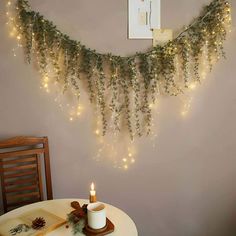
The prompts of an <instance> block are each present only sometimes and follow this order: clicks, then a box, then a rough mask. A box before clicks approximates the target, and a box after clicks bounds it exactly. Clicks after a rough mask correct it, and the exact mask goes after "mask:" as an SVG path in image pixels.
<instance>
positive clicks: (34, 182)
mask: <svg viewBox="0 0 236 236" xmlns="http://www.w3.org/2000/svg"><path fill="white" fill-rule="evenodd" d="M29 183H31V184H37V183H38V179H36V178H35V179H32V178H27V179H20V180H15V181H8V182H4V186H5V187H7V186H15V185H19V184H29Z"/></svg>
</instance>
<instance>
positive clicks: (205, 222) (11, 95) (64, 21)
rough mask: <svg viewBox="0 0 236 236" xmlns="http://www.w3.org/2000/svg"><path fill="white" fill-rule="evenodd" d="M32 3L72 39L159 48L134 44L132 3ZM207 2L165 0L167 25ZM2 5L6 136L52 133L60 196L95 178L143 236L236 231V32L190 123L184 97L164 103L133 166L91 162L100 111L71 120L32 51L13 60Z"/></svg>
mask: <svg viewBox="0 0 236 236" xmlns="http://www.w3.org/2000/svg"><path fill="white" fill-rule="evenodd" d="M30 2H31V4H32V6H33V7H34V8H35V9H37V10H40V12H42V13H43V14H45V16H46V17H48V18H50V19H52V20H54V22H56V23H57V25H58V26H60V29H62V30H63V31H64V32H67V33H68V34H69V35H71V37H73V38H75V39H76V38H80V39H81V41H82V42H84V43H85V44H86V45H88V46H90V47H92V48H96V49H97V50H99V51H103V52H109V51H111V52H114V53H117V54H122V55H125V54H129V53H133V52H135V51H137V50H138V51H142V50H146V49H147V48H148V47H150V45H151V41H148V40H147V41H145V40H127V36H126V32H127V1H126V0H119V1H118V0H99V1H95V0H84V1H83V0H67V1H64V0H51V1H47V0H40V1H39V0H30ZM207 2H209V1H208V0H178V1H175V0H165V1H164V0H163V1H162V24H163V26H164V27H169V28H173V29H179V28H180V27H181V26H182V25H184V24H188V23H189V22H190V20H191V19H192V18H193V17H194V16H197V15H198V14H199V11H200V9H201V7H202V5H203V4H204V3H207ZM232 2H233V6H234V8H235V9H236V1H235V0H232ZM0 9H1V14H0V17H1V18H0V138H6V137H11V136H15V135H38V136H40V135H47V136H49V140H50V147H51V162H52V178H53V190H54V195H55V198H67V197H70V198H71V197H80V198H86V197H87V193H88V185H89V183H90V182H91V181H92V180H95V181H96V183H97V187H98V190H99V197H100V199H101V200H103V201H105V202H109V203H111V204H113V205H115V206H117V207H120V208H121V209H123V210H125V211H126V212H127V213H128V214H129V215H130V216H131V217H132V218H133V219H134V221H135V222H136V224H137V227H138V230H139V235H141V236H152V235H153V236H154V235H158V236H185V235H186V236H199V235H201V236H235V235H236V187H235V179H236V155H235V154H236V143H235V141H236V126H235V120H236V106H235V103H236V92H235V88H236V80H235V73H236V64H235V61H236V46H235V40H236V33H235V31H233V33H232V34H231V37H230V39H229V40H228V41H227V43H226V51H227V58H228V59H227V60H226V61H224V60H222V61H220V62H219V63H218V64H217V66H216V67H215V68H214V71H213V73H212V74H211V75H210V76H209V80H208V81H207V82H206V83H204V84H203V86H201V88H200V89H198V91H197V92H195V94H194V102H193V106H192V110H191V113H190V115H189V116H188V117H187V118H186V119H182V118H181V117H180V116H179V114H178V111H177V109H176V104H177V102H176V99H175V98H174V99H173V98H164V99H162V101H161V112H160V114H159V122H158V123H159V126H158V130H159V137H158V142H157V147H156V149H153V148H151V145H150V144H149V143H148V141H145V142H144V143H143V145H142V146H140V150H139V156H138V159H137V162H136V164H135V165H134V166H133V167H132V168H131V169H130V170H129V171H126V172H123V171H120V170H117V169H113V168H112V167H111V166H109V164H105V163H104V164H103V163H97V162H95V161H93V160H92V159H91V155H92V151H94V150H93V149H94V143H95V141H94V136H93V133H92V129H91V124H90V120H91V118H90V117H89V114H90V113H89V112H88V113H86V114H87V115H86V117H84V118H83V119H82V120H81V121H78V122H75V123H70V122H68V120H67V118H66V117H65V115H64V114H63V113H62V112H61V111H60V109H59V108H58V107H57V106H55V104H54V101H53V95H52V94H50V95H47V94H46V93H44V92H43V91H41V90H40V89H39V85H40V80H39V75H38V73H37V71H35V70H34V69H33V68H32V66H27V65H26V64H24V62H23V59H22V55H18V56H17V57H16V58H14V57H13V56H12V53H11V49H12V47H13V45H14V41H13V40H10V39H9V37H8V33H7V31H6V28H5V25H4V17H3V14H2V10H4V1H3V0H1V1H0ZM124 236H129V235H124Z"/></svg>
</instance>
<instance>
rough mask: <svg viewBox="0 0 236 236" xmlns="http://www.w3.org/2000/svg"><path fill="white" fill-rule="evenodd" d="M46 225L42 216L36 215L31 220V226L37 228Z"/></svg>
mask: <svg viewBox="0 0 236 236" xmlns="http://www.w3.org/2000/svg"><path fill="white" fill-rule="evenodd" d="M45 225H46V221H45V220H44V218H43V217H37V218H36V219H35V220H33V221H32V228H33V229H36V230H39V229H41V228H43V227H44V226H45Z"/></svg>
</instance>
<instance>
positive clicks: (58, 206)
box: [0, 199, 138, 236]
mask: <svg viewBox="0 0 236 236" xmlns="http://www.w3.org/2000/svg"><path fill="white" fill-rule="evenodd" d="M72 201H78V202H79V203H80V205H81V206H82V205H83V204H88V200H84V199H58V200H50V201H43V202H37V203H34V204H30V205H27V206H23V207H20V208H18V209H16V210H13V211H10V212H8V213H6V214H4V215H2V216H0V224H1V223H3V222H5V221H7V220H10V219H14V218H16V217H18V216H20V215H21V214H24V213H26V212H27V211H31V210H34V209H37V208H41V209H44V210H46V211H48V212H51V213H53V214H54V215H57V216H59V217H61V218H63V219H66V218H67V214H68V213H70V212H71V211H72V210H73V208H71V206H70V203H71V202H72ZM104 204H105V205H106V214H107V217H108V218H109V219H110V220H111V221H112V222H113V224H114V225H115V231H114V232H113V233H111V234H109V235H111V236H138V232H137V228H136V226H135V224H134V222H133V221H132V219H131V218H130V217H129V216H128V215H127V214H126V213H124V212H123V211H121V210H120V209H118V208H116V207H114V206H112V205H109V204H106V203H104ZM60 235H63V236H72V235H73V233H72V231H71V227H70V228H69V229H67V228H66V227H65V225H63V226H61V227H60V228H58V229H56V230H54V231H52V232H50V233H48V234H47V236H60ZM79 235H84V234H80V233H78V234H77V236H79Z"/></svg>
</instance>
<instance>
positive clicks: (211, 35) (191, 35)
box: [16, 0, 231, 139]
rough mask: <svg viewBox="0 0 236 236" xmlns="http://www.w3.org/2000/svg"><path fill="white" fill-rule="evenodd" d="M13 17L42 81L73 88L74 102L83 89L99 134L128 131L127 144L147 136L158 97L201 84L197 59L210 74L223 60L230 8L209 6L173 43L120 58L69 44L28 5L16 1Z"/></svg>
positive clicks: (218, 3)
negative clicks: (45, 78)
mask: <svg viewBox="0 0 236 236" xmlns="http://www.w3.org/2000/svg"><path fill="white" fill-rule="evenodd" d="M16 12H17V17H16V19H17V20H16V27H17V31H18V34H19V36H20V37H21V39H22V44H23V47H24V49H25V50H24V51H25V55H26V59H27V61H28V62H29V63H30V62H31V61H32V60H31V59H33V58H36V61H37V62H38V64H39V68H40V71H41V73H43V75H44V76H45V75H46V76H49V74H50V75H51V74H52V70H53V77H55V78H56V81H57V82H60V83H62V84H63V87H64V92H66V91H67V90H68V89H69V88H72V89H73V91H74V92H75V95H76V96H77V98H78V99H79V98H80V89H81V84H87V88H88V93H89V99H90V102H91V103H92V104H94V105H96V107H97V108H98V110H99V113H100V115H99V117H101V123H102V128H103V132H102V134H103V135H105V134H106V131H107V129H108V127H113V128H114V129H115V130H118V131H121V130H127V131H128V132H129V134H130V137H131V138H132V139H133V138H134V137H135V136H142V135H144V134H149V133H150V131H151V126H152V109H151V104H155V102H156V99H157V97H158V95H160V94H165V95H166V94H167V95H172V96H177V95H178V94H180V93H183V92H184V90H185V89H186V88H188V87H189V86H190V84H191V83H192V82H200V79H201V74H200V66H201V60H202V58H203V59H204V58H206V60H207V62H208V65H209V68H210V69H211V68H212V65H213V63H214V60H215V58H217V59H219V57H221V56H223V57H225V53H224V50H223V41H224V40H225V39H226V34H227V32H228V30H229V26H230V20H231V16H230V4H229V3H228V2H227V1H225V0H213V1H212V2H211V3H210V4H209V5H208V6H206V7H205V8H204V9H203V11H202V13H201V14H200V16H199V17H198V18H196V19H195V20H194V21H193V22H192V23H191V24H190V25H189V26H188V27H185V29H184V30H183V31H182V32H181V33H180V34H179V35H178V36H177V37H176V38H175V39H173V40H172V41H169V42H167V43H166V44H165V45H163V46H160V45H158V46H156V47H154V48H152V49H151V50H150V51H148V52H145V53H140V52H138V53H136V54H134V55H131V56H126V57H122V56H117V55H112V54H110V53H108V54H101V53H99V52H97V51H95V50H92V49H90V48H87V47H86V46H85V45H83V44H82V43H81V42H79V41H75V40H72V39H70V38H69V36H67V35H66V34H63V33H62V32H61V31H60V30H59V29H58V28H57V27H56V26H55V25H54V24H53V23H52V22H51V21H49V20H46V19H45V18H44V17H43V16H42V15H41V14H40V13H38V12H35V11H32V10H31V9H30V6H29V4H28V1H27V0H18V1H17V5H16ZM49 68H50V73H49ZM51 68H52V69H51ZM177 71H180V72H179V75H178V76H177Z"/></svg>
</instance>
